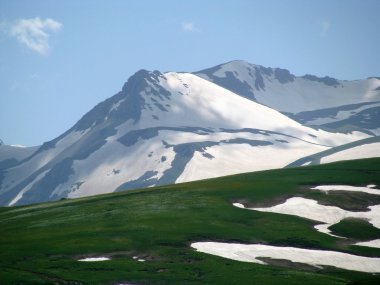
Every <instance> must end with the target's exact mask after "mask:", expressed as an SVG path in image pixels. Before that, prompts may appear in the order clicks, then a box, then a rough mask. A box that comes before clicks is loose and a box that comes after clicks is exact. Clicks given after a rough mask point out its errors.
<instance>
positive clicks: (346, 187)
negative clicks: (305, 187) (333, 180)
mask: <svg viewBox="0 0 380 285" xmlns="http://www.w3.org/2000/svg"><path fill="white" fill-rule="evenodd" d="M374 187H376V185H373V184H371V185H368V186H367V187H358V186H350V185H321V186H316V187H313V188H310V189H311V190H320V191H323V192H325V193H327V192H329V191H352V192H364V193H369V194H374V195H380V189H373V188H374Z"/></svg>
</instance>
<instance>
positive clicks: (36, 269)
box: [0, 159, 380, 284]
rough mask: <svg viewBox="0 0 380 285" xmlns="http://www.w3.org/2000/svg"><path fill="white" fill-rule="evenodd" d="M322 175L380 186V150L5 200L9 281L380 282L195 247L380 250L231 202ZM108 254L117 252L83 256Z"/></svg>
mask: <svg viewBox="0 0 380 285" xmlns="http://www.w3.org/2000/svg"><path fill="white" fill-rule="evenodd" d="M320 184H350V185H367V184H377V185H380V159H366V160H358V161H347V162H341V163H333V164H328V165H322V166H313V167H304V168H289V169H281V170H273V171H263V172H256V173H251V174H241V175H234V176H228V177H223V178H218V179H209V180H203V181H197V182H192V183H184V184H177V185H170V186H165V187H156V188H151V189H143V190H136V191H128V192H122V193H115V194H108V195H99V196H94V197H88V198H81V199H75V200H63V201H58V202H52V203H44V204H36V205H30V206H23V207H10V208H1V209H0V229H1V232H0V233H1V234H0V257H1V258H0V284H39V283H41V284H43V283H46V284H54V283H55V284H117V283H118V282H129V283H133V284H379V282H380V275H372V274H365V273H358V272H350V271H345V270H339V269H336V268H326V269H323V270H322V269H321V270H311V269H307V268H298V267H297V266H294V267H292V266H290V267H288V266H287V267H285V266H280V265H278V266H270V265H259V264H254V263H244V262H237V261H233V260H228V259H224V258H220V257H216V256H212V255H208V254H203V253H198V252H195V251H194V250H193V249H191V248H190V244H191V242H193V241H207V240H213V241H235V242H242V243H265V244H271V245H291V246H297V247H303V248H315V249H328V250H339V251H344V252H348V253H352V254H359V255H365V256H378V257H380V249H369V248H365V247H359V246H350V245H347V244H344V243H342V242H340V239H337V238H334V237H332V236H329V235H326V234H323V233H320V232H317V231H316V230H315V229H314V228H313V226H314V225H315V222H313V221H311V220H307V219H303V218H299V217H295V216H288V215H280V214H274V213H263V212H256V211H249V210H244V209H239V208H236V207H233V206H232V205H231V204H232V203H233V202H236V201H244V202H246V203H248V204H265V203H266V204H273V203H274V201H276V200H281V199H284V198H285V197H290V196H297V195H301V194H302V195H305V188H307V187H309V186H312V185H320ZM313 195H314V194H313ZM321 199H322V198H321ZM339 201H340V200H339V199H335V201H334V199H333V201H328V202H329V203H331V204H334V203H339ZM350 201H351V200H350ZM350 203H351V202H350ZM353 227H354V228H355V227H360V225H353ZM102 255H106V256H110V257H112V260H110V261H105V262H97V263H96V262H94V263H84V262H78V261H77V259H78V258H81V257H85V256H102ZM133 256H139V257H142V258H144V259H146V260H147V261H146V262H143V263H142V262H137V261H135V260H133Z"/></svg>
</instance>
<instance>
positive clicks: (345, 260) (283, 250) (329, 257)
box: [191, 242, 380, 272]
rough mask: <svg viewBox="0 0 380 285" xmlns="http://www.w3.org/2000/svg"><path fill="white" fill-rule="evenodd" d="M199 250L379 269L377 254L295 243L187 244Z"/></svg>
mask: <svg viewBox="0 0 380 285" xmlns="http://www.w3.org/2000/svg"><path fill="white" fill-rule="evenodd" d="M191 247H193V248H195V249H196V250H197V251H199V252H204V253H208V254H213V255H217V256H221V257H224V258H229V259H233V260H238V261H245V262H253V263H259V264H267V263H265V262H263V261H261V260H259V259H257V258H258V257H267V258H273V259H287V260H290V261H292V262H299V263H306V264H309V265H312V266H317V267H318V266H334V267H338V268H342V269H347V270H354V271H361V272H380V258H370V257H364V256H357V255H351V254H347V253H343V252H338V251H326V250H310V249H303V248H296V247H277V246H269V245H261V244H251V245H247V244H237V243H220V242H196V243H193V244H191Z"/></svg>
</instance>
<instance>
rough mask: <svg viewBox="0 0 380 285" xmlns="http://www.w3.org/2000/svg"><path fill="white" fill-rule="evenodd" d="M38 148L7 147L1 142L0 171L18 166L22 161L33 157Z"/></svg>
mask: <svg viewBox="0 0 380 285" xmlns="http://www.w3.org/2000/svg"><path fill="white" fill-rule="evenodd" d="M37 149H38V146H34V147H24V146H21V145H6V144H4V142H3V141H2V140H0V171H1V169H5V168H9V167H11V166H14V165H17V164H18V163H19V162H20V161H22V160H23V159H25V158H27V157H28V156H30V155H32V154H33V153H34V152H35V151H36V150H37Z"/></svg>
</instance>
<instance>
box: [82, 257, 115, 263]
mask: <svg viewBox="0 0 380 285" xmlns="http://www.w3.org/2000/svg"><path fill="white" fill-rule="evenodd" d="M106 260H110V259H109V258H108V257H87V258H82V259H78V261H91V262H92V261H106Z"/></svg>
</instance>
